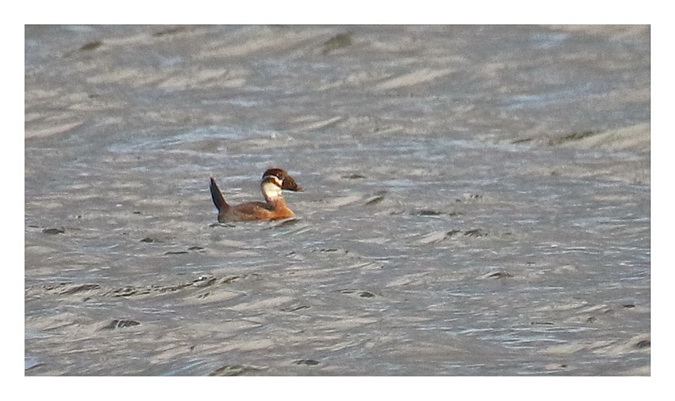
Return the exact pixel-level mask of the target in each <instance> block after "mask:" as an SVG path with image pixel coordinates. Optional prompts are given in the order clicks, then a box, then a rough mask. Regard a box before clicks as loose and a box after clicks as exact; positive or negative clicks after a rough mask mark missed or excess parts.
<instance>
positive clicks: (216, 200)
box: [209, 177, 228, 212]
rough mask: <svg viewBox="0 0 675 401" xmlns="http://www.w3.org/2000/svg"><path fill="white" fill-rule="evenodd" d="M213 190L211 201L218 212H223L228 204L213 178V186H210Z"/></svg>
mask: <svg viewBox="0 0 675 401" xmlns="http://www.w3.org/2000/svg"><path fill="white" fill-rule="evenodd" d="M209 188H210V189H211V199H213V204H214V205H216V208H217V209H218V212H223V211H224V210H225V209H226V208H227V206H228V205H227V202H225V198H223V194H222V193H221V192H220V188H218V185H217V184H216V180H215V179H214V178H213V177H211V184H210V185H209Z"/></svg>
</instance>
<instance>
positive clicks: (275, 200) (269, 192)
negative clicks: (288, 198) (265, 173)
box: [261, 181, 284, 205]
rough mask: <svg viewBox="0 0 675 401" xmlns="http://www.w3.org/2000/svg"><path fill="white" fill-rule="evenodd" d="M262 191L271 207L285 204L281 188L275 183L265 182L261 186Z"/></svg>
mask: <svg viewBox="0 0 675 401" xmlns="http://www.w3.org/2000/svg"><path fill="white" fill-rule="evenodd" d="M261 189H262V193H263V196H264V197H265V200H266V201H267V203H269V204H270V205H276V204H279V203H284V197H283V196H282V195H281V188H280V187H279V186H278V185H277V184H275V183H274V182H269V181H265V182H263V183H262V184H261Z"/></svg>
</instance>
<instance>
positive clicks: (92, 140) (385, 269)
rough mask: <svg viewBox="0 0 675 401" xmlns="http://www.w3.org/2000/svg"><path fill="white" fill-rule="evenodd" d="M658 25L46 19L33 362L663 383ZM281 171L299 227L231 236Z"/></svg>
mask: <svg viewBox="0 0 675 401" xmlns="http://www.w3.org/2000/svg"><path fill="white" fill-rule="evenodd" d="M649 64H650V62H649V30H648V28H645V27H581V28H572V27H534V26H532V27H516V26H513V27H496V26H495V27H477V26H464V27H423V26H416V27H358V26H354V27H349V28H342V27H331V26H323V27H253V26H251V27H232V26H230V27H181V28H179V29H175V30H168V29H163V27H157V26H155V27H142V26H137V27H105V26H103V27H28V28H27V30H26V266H25V274H26V374H28V375H209V374H212V375H233V374H252V375H547V374H559V375H568V374H569V375H645V374H649V372H650V368H649V366H650V247H649V244H650V234H649V233H650V231H649V228H650V209H649V207H650V206H649V205H650V203H649V201H650V195H649V194H650V182H649V163H650V153H649V142H650V140H649V114H650V111H649V85H650V77H649ZM268 167H282V168H286V169H287V170H289V172H290V173H291V174H292V175H293V176H294V178H295V179H296V180H297V181H298V183H299V184H300V185H302V186H303V187H304V188H305V189H306V191H305V192H303V193H290V194H288V195H286V198H287V202H288V203H289V204H290V206H291V208H292V209H293V210H294V211H295V213H296V216H297V218H296V219H293V220H288V221H277V222H253V223H251V222H249V223H235V224H217V223H216V211H215V208H214V207H213V205H212V203H211V199H210V194H209V192H208V178H209V176H210V175H213V176H215V177H216V178H217V179H218V182H219V183H220V185H221V188H222V189H223V193H224V195H225V197H226V199H228V200H230V201H232V202H235V203H236V202H239V201H246V200H252V199H258V198H260V194H259V189H258V180H259V178H260V175H261V173H262V172H263V171H264V170H265V169H266V168H268Z"/></svg>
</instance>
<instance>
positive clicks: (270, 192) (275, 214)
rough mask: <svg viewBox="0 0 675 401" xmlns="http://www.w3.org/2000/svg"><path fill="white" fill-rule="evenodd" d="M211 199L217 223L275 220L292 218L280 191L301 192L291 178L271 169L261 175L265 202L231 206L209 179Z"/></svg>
mask: <svg viewBox="0 0 675 401" xmlns="http://www.w3.org/2000/svg"><path fill="white" fill-rule="evenodd" d="M209 187H210V189H211V198H212V199H213V203H214V204H215V205H216V208H217V209H218V222H220V223H224V222H226V221H247V220H277V219H285V218H289V217H293V216H294V214H293V211H292V210H291V209H289V208H288V206H287V205H286V201H285V200H284V197H283V196H282V194H281V190H283V189H286V190H289V191H296V192H302V191H304V188H302V187H300V186H299V185H298V184H297V183H296V182H295V180H294V179H293V177H291V176H290V174H288V173H287V172H286V171H285V170H283V169H280V168H271V169H269V170H267V171H265V173H263V176H262V180H261V182H260V189H261V191H262V193H263V196H264V197H265V202H246V203H242V204H240V205H235V206H232V205H230V204H228V203H227V202H225V198H223V194H222V193H221V192H220V188H218V185H217V184H216V180H215V179H214V178H213V177H211V184H210V186H209Z"/></svg>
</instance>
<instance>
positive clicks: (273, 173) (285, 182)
mask: <svg viewBox="0 0 675 401" xmlns="http://www.w3.org/2000/svg"><path fill="white" fill-rule="evenodd" d="M268 177H276V178H277V179H278V180H279V181H281V189H286V190H289V191H295V192H302V191H304V190H305V189H304V188H302V187H301V186H299V185H298V184H297V183H296V182H295V180H294V179H293V177H291V176H290V174H288V173H287V172H286V170H283V169H280V168H271V169H269V170H267V171H265V173H264V174H263V176H262V181H265V180H266V179H267V178H268Z"/></svg>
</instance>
